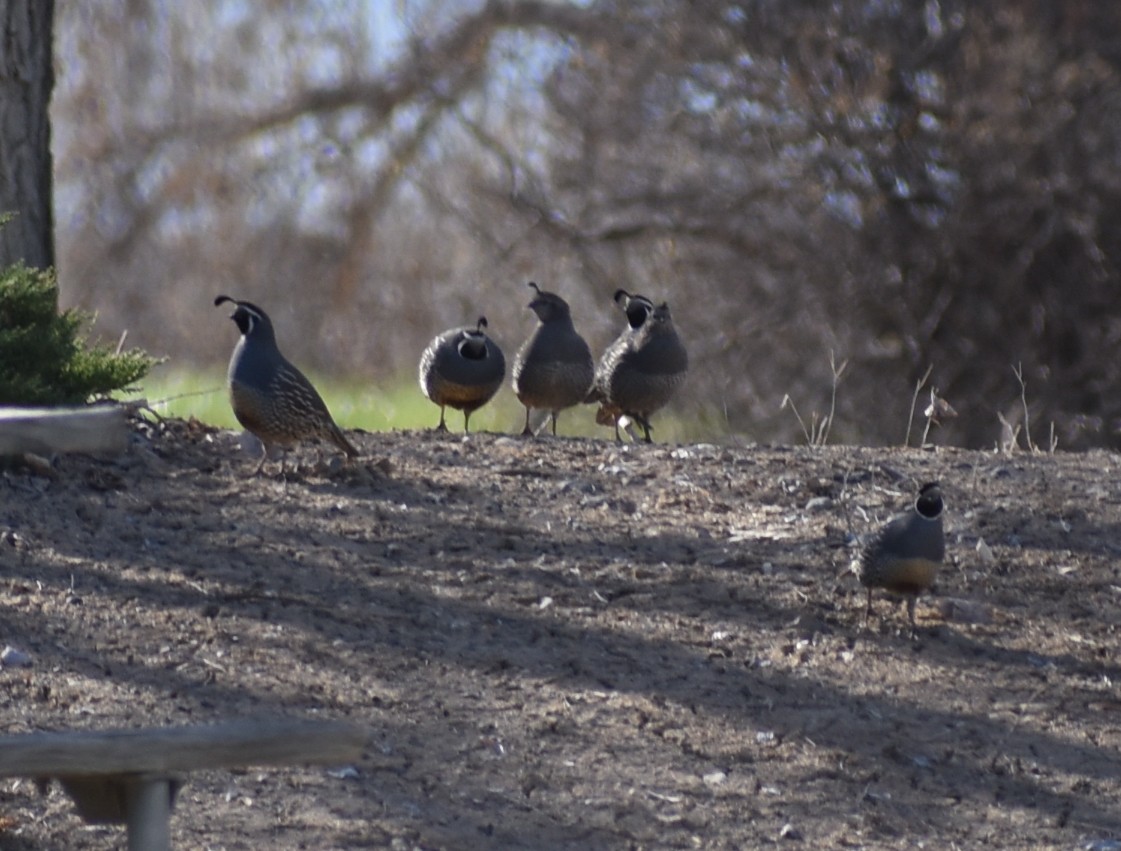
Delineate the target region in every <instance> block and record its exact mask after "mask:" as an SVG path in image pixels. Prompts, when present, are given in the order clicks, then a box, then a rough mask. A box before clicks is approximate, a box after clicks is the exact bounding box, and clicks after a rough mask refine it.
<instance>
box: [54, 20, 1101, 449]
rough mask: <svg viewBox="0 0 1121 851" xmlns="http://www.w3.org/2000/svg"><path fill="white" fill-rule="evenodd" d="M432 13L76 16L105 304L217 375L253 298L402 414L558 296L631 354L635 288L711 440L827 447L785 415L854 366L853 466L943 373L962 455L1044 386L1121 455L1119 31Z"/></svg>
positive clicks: (78, 289)
mask: <svg viewBox="0 0 1121 851" xmlns="http://www.w3.org/2000/svg"><path fill="white" fill-rule="evenodd" d="M372 5H373V6H374V7H380V5H381V4H372ZM394 8H395V9H396V10H398V11H400V12H401V16H400V17H399V18H397V19H395V20H394V21H392V22H389V21H386V20H383V19H381V18H379V17H378V14H380V13H379V12H377V11H376V10H375V11H371V6H370V4H355V5H354V6H347V5H345V4H338V3H312V4H297V5H296V6H293V5H291V4H285V3H266V4H258V6H256V7H255V8H254V11H253V12H252V14H250V13H249V12H248V11H247V6H246V4H241V3H229V4H225V5H223V4H216V5H215V6H214V7H213V9H214V10H215V11H213V14H212V16H211V17H209V18H206V17H203V16H199V15H197V14H194V13H191V14H188V13H186V12H183V11H180V10H179V7H178V6H177V5H174V4H170V3H168V4H166V5H165V4H163V3H161V2H158V0H131V2H129V3H127V4H126V3H124V2H108V0H107V1H106V2H104V3H101V4H99V5H98V6H97V7H96V9H95V8H91V7H88V6H82V7H81V8H80V10H75V9H67V10H66V12H65V13H64V14H63V15H62V16H61V17H62V22H61V26H60V33H61V34H60V43H61V44H62V52H63V53H64V54H65V55H66V56H67V57H68V64H67V75H66V77H65V80H62V81H60V88H61V90H62V91H61V93H60V97H59V99H58V100H59V103H58V105H57V107H56V116H57V118H58V120H59V124H60V128H65V129H60V132H62V133H64V134H65V135H64V137H63V139H62V143H61V144H60V145H59V149H60V151H61V156H60V164H59V181H60V189H59V198H60V204H59V207H60V217H61V216H65V219H64V220H63V221H62V224H61V226H60V240H61V242H60V245H61V246H62V249H63V255H62V271H63V275H64V282H66V283H67V285H68V286H72V287H73V292H74V298H75V299H77V300H81V301H83V302H85V303H86V304H87V305H89V306H92V307H96V308H97V309H98V310H99V311H100V313H101V315H102V321H103V322H104V323H107V324H108V325H110V327H126V326H128V327H130V328H131V329H132V331H133V332H134V334H135V337H134V339H137V340H138V341H139V342H141V343H142V344H144V345H146V346H148V347H149V348H154V349H155V350H157V351H168V352H170V353H173V354H176V355H179V356H181V357H193V358H195V359H203V358H207V357H209V356H210V352H211V350H212V344H213V343H214V341H215V339H216V336H212V334H214V335H216V334H217V333H218V331H214V332H212V331H211V330H210V327H209V326H210V325H213V324H214V323H209V324H208V322H209V320H208V319H207V318H206V316H205V313H204V311H205V306H206V305H207V304H208V299H207V298H206V295H207V294H213V293H214V292H216V291H217V290H218V289H222V290H237V291H238V292H239V293H240V292H245V293H246V294H247V295H250V296H254V297H259V298H260V299H261V300H262V301H265V300H267V301H268V302H269V303H270V304H271V305H273V306H274V312H278V313H279V314H280V318H281V320H282V321H284V320H285V318H287V319H288V320H290V321H291V322H292V324H293V325H296V324H298V325H299V327H301V328H302V329H303V331H304V333H303V335H302V337H303V341H304V345H305V351H303V352H301V353H300V354H301V357H302V358H303V359H304V360H305V361H308V362H313V363H314V362H318V363H320V364H326V363H330V364H333V365H335V366H336V367H346V368H350V369H354V370H359V371H362V372H364V373H365V374H367V375H370V376H371V377H372V378H375V379H386V378H388V377H389V376H392V375H396V374H400V373H405V372H410V371H411V370H412V369H413V367H414V365H415V359H416V356H417V355H418V353H419V347H420V346H422V345H423V343H424V342H425V341H426V340H427V339H428V338H429V337H430V336H431V333H432V332H434V331H435V330H438V329H439V328H442V327H446V325H448V324H450V323H452V322H462V321H467V320H469V319H471V318H473V317H474V316H475V315H477V314H478V313H479V312H485V313H486V314H487V315H488V317H489V318H490V319H491V326H492V329H494V331H495V333H496V335H497V336H498V337H499V339H500V340H504V341H509V343H510V345H513V344H515V343H516V341H517V340H518V338H519V337H520V336H521V335H523V334H524V333H525V331H526V330H527V329H528V326H529V325H530V324H531V322H530V318H529V317H528V316H527V314H526V312H525V310H524V298H523V289H524V282H525V280H528V279H529V278H531V277H532V278H534V279H536V280H539V281H542V282H543V283H547V284H548V285H550V286H553V287H555V288H557V289H560V290H561V291H563V292H564V293H565V294H566V295H567V296H569V299H570V301H572V302H573V304H574V309H575V312H576V316H577V320H578V322H580V323H582V324H583V326H584V327H585V328H586V330H587V331H588V332H589V335H590V336H591V337H592V338H593V340H594V341H596V342H597V343H599V344H603V343H604V342H606V340H607V339H609V338H610V336H612V334H613V333H614V331H615V326H616V325H617V324H618V317H617V316H615V315H613V313H612V311H611V309H610V308H611V301H610V296H611V293H612V291H613V290H614V289H615V287H616V286H625V287H627V288H628V289H633V290H637V291H640V292H644V293H647V294H649V295H651V296H654V297H657V298H665V299H668V300H669V301H670V303H671V305H672V307H673V310H674V314H675V318H676V320H677V322H678V324H679V326H680V328H681V329H682V332H683V334H684V335H685V336H686V338H687V339H689V340H690V344H691V350H692V354H693V363H694V380H693V381H692V382H691V384H690V387H689V389H688V393H687V398H686V399H684V400H683V403H682V404H683V405H684V406H686V409H687V410H688V411H690V412H692V413H693V414H694V415H695V418H696V420H697V422H698V426H697V433H698V434H709V435H711V434H714V433H717V434H722V433H728V432H733V433H742V434H746V435H749V436H752V437H755V438H758V439H787V440H789V439H796V438H797V435H798V429H797V424H796V423H794V422H793V421H792V420H791V419H789V417H788V414H787V413H785V412H783V411H781V410H780V403H781V400H782V399H783V398H784V396H786V395H787V394H789V395H790V396H791V397H792V398H794V399H795V400H796V401H798V403H799V406H800V408H801V409H802V410H803V411H805V410H808V409H813V407H814V406H815V405H817V406H818V408H819V409H820V410H822V411H825V410H826V408H827V407H828V406H829V405H830V404H831V399H832V390H833V387H832V380H833V378H832V371H831V363H836V362H841V361H845V360H847V361H848V363H849V366H848V369H847V371H846V372H845V378H844V384H843V385H842V387H841V388H840V390H839V392H838V393H837V397H836V410H835V414H834V416H835V422H834V425H833V430H832V434H833V436H834V438H836V439H841V440H852V441H861V442H893V443H897V442H901V441H902V439H903V434H904V431H905V428H906V425H907V418H908V411H909V407H910V403H911V398H912V393H913V388H914V384H915V382H916V380H917V379H918V378H919V377H921V376H923V375H924V374H925V373H926V371H927V370H928V368H930V367H933V369H932V371H931V373H930V376H931V377H930V380H931V382H932V383H933V384H934V385H935V386H936V387H937V389H938V391H939V393H940V394H941V395H942V396H943V397H944V398H946V399H947V400H948V401H949V402H950V403H951V404H952V405H954V407H955V408H957V409H958V411H959V413H960V414H961V415H960V416H959V417H958V418H957V419H956V420H954V421H953V423H951V424H948V425H947V426H946V427H945V431H944V432H943V433H941V434H940V435H939V436H938V439H940V440H944V441H947V442H956V443H964V444H969V445H991V444H992V443H993V442H994V441H995V440H996V439H997V436H998V428H999V416H998V415H1002V416H1005V417H1006V418H1008V417H1014V416H1018V415H1019V413H1020V412H1021V411H1022V409H1023V405H1022V404H1021V392H1020V387H1019V385H1018V383H1017V382H1016V381H1015V380H1013V379H1012V378H1010V371H1009V370H1010V366H1011V365H1013V364H1021V363H1022V364H1023V373H1022V374H1023V376H1024V378H1025V381H1026V384H1027V392H1028V394H1029V401H1030V402H1031V405H1030V406H1029V410H1030V412H1032V413H1033V414H1034V415H1035V416H1037V417H1039V418H1042V419H1044V420H1052V421H1054V422H1055V423H1056V424H1057V425H1058V427H1059V428H1060V430H1061V437H1062V441H1063V443H1064V444H1065V445H1068V446H1070V445H1079V443H1083V444H1086V443H1103V442H1116V441H1117V440H1118V437H1117V436H1116V435H1115V434H1114V433H1113V430H1112V422H1113V420H1115V419H1121V396H1118V394H1116V393H1115V392H1111V391H1113V390H1114V389H1115V388H1116V387H1117V386H1118V382H1119V379H1121V374H1119V373H1121V370H1119V369H1118V368H1117V367H1115V366H1114V365H1113V361H1114V360H1116V359H1114V358H1109V357H1106V356H1104V354H1103V353H1106V352H1110V351H1112V350H1113V349H1114V347H1115V346H1116V344H1117V342H1118V338H1119V337H1121V306H1119V302H1118V300H1117V298H1116V295H1115V293H1116V288H1117V277H1118V274H1117V257H1118V256H1119V254H1121V242H1119V236H1121V234H1119V232H1118V228H1119V225H1121V216H1119V208H1118V200H1119V198H1121V193H1119V189H1121V186H1119V178H1118V176H1117V170H1116V168H1115V167H1114V165H1115V163H1116V162H1117V161H1118V159H1119V158H1121V125H1119V123H1118V122H1119V121H1121V118H1118V116H1121V111H1119V110H1118V109H1117V98H1118V93H1119V91H1121V80H1119V70H1121V69H1119V61H1121V57H1119V51H1118V48H1117V47H1116V45H1117V44H1119V43H1121V39H1119V38H1118V36H1119V35H1121V11H1119V10H1114V9H1113V7H1112V6H1111V5H1110V4H1100V3H1095V2H1092V0H1076V2H1070V3H1065V4H1059V5H1056V4H1052V3H1048V2H1045V0H986V1H985V2H965V0H925V2H922V3H921V4H884V3H873V2H868V0H840V2H836V3H831V4H825V5H823V4H820V3H816V2H811V1H810V0H783V1H782V2H779V0H751V2H746V3H745V2H731V0H714V2H708V3H690V2H685V0H596V2H593V3H589V4H571V5H570V4H565V3H555V2H543V1H539V0H524V2H515V0H488V2H484V3H481V4H479V5H477V6H475V7H473V8H471V9H470V10H468V11H464V9H463V6H462V4H458V3H452V2H439V0H427V2H426V1H425V0H414V2H412V3H403V4H397V5H396V6H395V7H394ZM79 33H80V35H79ZM95 35H96V36H100V37H94V36H95ZM385 57H389V58H385ZM285 314H287V317H286V316H285ZM219 330H224V329H219ZM831 354H832V356H833V357H832V358H831ZM1114 396H1118V399H1119V401H1117V402H1115V401H1113V399H1114Z"/></svg>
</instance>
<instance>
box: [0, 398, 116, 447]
mask: <svg viewBox="0 0 1121 851" xmlns="http://www.w3.org/2000/svg"><path fill="white" fill-rule="evenodd" d="M127 448H128V417H127V413H126V409H125V408H124V407H123V406H121V405H94V406H92V407H89V408H0V455H22V454H23V453H25V452H30V453H33V454H35V455H46V456H50V455H54V454H56V453H59V452H113V453H120V452H124V451H125V450H126V449H127Z"/></svg>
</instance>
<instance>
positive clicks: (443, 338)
mask: <svg viewBox="0 0 1121 851" xmlns="http://www.w3.org/2000/svg"><path fill="white" fill-rule="evenodd" d="M486 327H487V318H486V317H485V316H480V317H479V322H478V324H477V325H476V326H475V327H474V328H471V327H470V326H468V327H465V328H453V329H451V330H450V331H445V332H444V333H443V334H440V335H438V336H436V337H435V338H433V340H432V342H431V343H429V344H428V348H426V349H425V350H424V354H422V355H421V356H420V389H421V390H423V391H424V395H425V396H427V397H428V398H429V399H431V400H432V401H433V402H435V403H436V404H437V405H439V406H440V424H439V425H438V426H437V427H436V428H437V429H439V430H440V431H447V428H448V427H447V424H446V423H445V422H444V406H445V405H451V407H453V408H456V409H457V410H460V411H463V431H464V432H467V431H468V430H469V428H468V422H469V420H470V418H471V414H472V412H473V411H475V410H477V409H479V408H481V407H482V406H483V405H485V404H486V403H487V402H489V401H490V400H491V398H492V397H493V396H494V394H495V393H496V392H498V388H499V387H501V386H502V380H503V379H504V378H505V377H506V358H505V357H503V355H502V349H500V348H499V347H498V345H497V344H496V343H495V342H494V340H492V339H491V338H490V337H488V336H487V334H486Z"/></svg>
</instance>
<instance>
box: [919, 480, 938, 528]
mask: <svg viewBox="0 0 1121 851" xmlns="http://www.w3.org/2000/svg"><path fill="white" fill-rule="evenodd" d="M942 508H943V502H942V486H941V485H940V484H939V483H938V482H927V483H926V484H924V485H923V486H922V487H921V488H919V495H918V498H917V499H916V500H915V511H917V512H918V513H919V514H920V515H922V516H923V517H926V518H927V519H929V520H934V519H935V518H937V517H938V515H939V514H941V513H942Z"/></svg>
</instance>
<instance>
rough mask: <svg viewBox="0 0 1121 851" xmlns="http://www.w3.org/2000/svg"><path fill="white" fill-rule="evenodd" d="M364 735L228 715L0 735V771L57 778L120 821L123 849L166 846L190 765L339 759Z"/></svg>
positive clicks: (77, 798) (100, 816)
mask: <svg viewBox="0 0 1121 851" xmlns="http://www.w3.org/2000/svg"><path fill="white" fill-rule="evenodd" d="M366 739H367V734H366V733H365V732H364V731H363V730H362V729H360V728H359V727H356V726H354V725H352V724H346V723H342V722H337V721H292V720H286V721H273V720H270V721H260V720H252V721H233V722H228V723H224V724H213V725H198V726H190V727H168V728H156V729H138V730H105V731H74V732H62V733H28V734H25V735H19V736H4V737H0V777H32V778H36V779H39V780H46V779H54V780H58V781H59V782H60V783H61V784H62V786H63V788H64V789H66V791H67V792H68V793H69V794H70V796H71V797H72V798H73V799H74V803H75V804H77V807H78V813H79V814H80V815H81V816H82V818H83V819H85V820H86V821H88V822H93V823H111V824H119V823H124V824H126V825H127V827H128V848H129V851H169V849H170V848H171V809H172V806H173V805H174V803H175V795H176V793H177V792H178V790H179V786H180V785H181V783H182V780H183V778H182V775H185V774H186V773H187V772H190V771H197V770H200V769H213V768H248V767H250V766H262V765H310V764H319V765H324V764H327V765H340V764H343V763H346V762H350V761H352V760H355V759H357V758H358V756H359V755H360V754H361V752H362V748H363V746H364V745H365V743H366Z"/></svg>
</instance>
